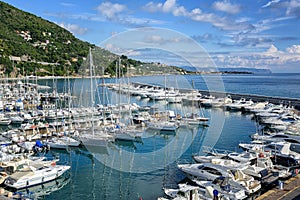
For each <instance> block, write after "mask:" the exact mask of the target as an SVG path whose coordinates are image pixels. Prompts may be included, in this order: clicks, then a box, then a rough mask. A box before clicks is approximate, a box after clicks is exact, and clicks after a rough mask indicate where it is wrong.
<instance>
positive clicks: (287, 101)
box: [133, 83, 300, 110]
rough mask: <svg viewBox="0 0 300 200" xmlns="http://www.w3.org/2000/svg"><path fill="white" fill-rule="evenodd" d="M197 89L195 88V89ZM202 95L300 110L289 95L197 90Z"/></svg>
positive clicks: (186, 90)
mask: <svg viewBox="0 0 300 200" xmlns="http://www.w3.org/2000/svg"><path fill="white" fill-rule="evenodd" d="M133 84H134V85H136V86H138V85H139V86H142V85H144V86H154V85H149V84H144V83H133ZM155 87H159V88H163V87H161V86H155ZM179 90H180V92H182V93H191V92H192V91H193V90H191V89H179ZM194 91H195V90H194ZM197 91H199V92H200V93H201V94H202V95H211V96H214V97H217V98H219V97H226V96H228V95H230V96H231V98H232V99H233V100H238V99H241V98H245V99H251V100H252V101H254V102H266V101H267V102H269V103H273V104H283V105H288V106H294V107H295V108H296V109H297V110H300V99H296V98H288V97H272V96H264V95H255V94H236V93H230V92H216V91H207V90H197Z"/></svg>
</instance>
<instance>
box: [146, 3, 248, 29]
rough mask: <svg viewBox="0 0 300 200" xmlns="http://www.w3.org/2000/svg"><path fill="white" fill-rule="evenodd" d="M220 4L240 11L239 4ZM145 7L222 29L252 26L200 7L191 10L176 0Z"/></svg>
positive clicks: (150, 10)
mask: <svg viewBox="0 0 300 200" xmlns="http://www.w3.org/2000/svg"><path fill="white" fill-rule="evenodd" d="M220 4H223V5H225V8H224V9H223V11H227V12H231V13H237V12H238V11H240V8H239V6H238V5H233V4H231V3H229V2H226V1H225V2H219V4H217V5H218V6H220ZM144 9H145V10H147V11H149V12H164V13H171V14H173V15H174V16H177V17H178V16H183V17H188V18H190V19H192V20H194V21H199V22H207V23H211V24H212V25H213V26H215V27H217V28H219V29H221V30H245V29H249V28H252V27H251V26H249V24H248V23H246V22H236V21H234V20H231V19H228V18H226V17H219V16H218V15H216V14H214V13H205V12H203V11H202V10H201V9H200V8H194V9H192V10H190V11H189V10H187V9H186V8H185V7H184V6H180V5H178V4H177V3H176V0H166V1H165V2H164V3H154V2H149V3H147V4H146V5H145V6H144ZM220 9H221V8H220ZM229 10H230V11H229Z"/></svg>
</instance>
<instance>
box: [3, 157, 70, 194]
mask: <svg viewBox="0 0 300 200" xmlns="http://www.w3.org/2000/svg"><path fill="white" fill-rule="evenodd" d="M69 169H70V166H67V165H56V164H55V162H53V164H51V165H43V164H39V163H34V164H30V165H25V166H23V168H22V169H20V170H18V171H16V172H15V173H13V174H12V175H10V176H9V177H8V178H7V179H6V180H5V181H4V184H5V185H6V186H8V187H11V188H15V189H21V188H28V187H31V186H34V185H39V184H43V183H46V182H49V181H52V180H54V179H57V178H58V177H60V176H61V175H63V174H64V173H65V172H66V171H67V170H69Z"/></svg>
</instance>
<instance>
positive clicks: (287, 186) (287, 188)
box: [256, 174, 300, 200]
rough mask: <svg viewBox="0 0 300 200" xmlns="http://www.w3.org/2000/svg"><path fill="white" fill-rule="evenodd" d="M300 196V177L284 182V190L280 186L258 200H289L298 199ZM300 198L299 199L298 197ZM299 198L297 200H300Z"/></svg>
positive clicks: (257, 199)
mask: <svg viewBox="0 0 300 200" xmlns="http://www.w3.org/2000/svg"><path fill="white" fill-rule="evenodd" d="M299 195H300V175H299V174H298V175H297V176H294V177H292V178H290V179H288V180H286V181H284V182H283V185H282V188H280V187H279V186H278V187H276V188H273V189H271V190H268V191H267V192H266V193H264V194H262V195H261V196H259V197H258V198H256V200H273V199H278V200H279V199H280V200H289V199H296V198H297V197H298V196H299ZM298 198H299V197H298ZM298 198H297V199H298Z"/></svg>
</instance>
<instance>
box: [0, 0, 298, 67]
mask: <svg viewBox="0 0 300 200" xmlns="http://www.w3.org/2000/svg"><path fill="white" fill-rule="evenodd" d="M4 2H7V3H9V4H11V5H13V6H15V7H17V8H19V9H21V10H24V11H27V12H30V13H32V14H35V15H37V16H40V17H42V18H44V19H47V20H49V21H52V22H55V23H56V24H58V25H60V26H62V27H64V28H66V29H68V30H69V31H71V32H72V33H73V34H74V35H75V36H76V37H78V38H79V39H82V40H84V41H88V42H90V43H93V44H96V45H98V46H101V47H103V48H106V49H108V50H110V51H112V52H114V53H118V54H126V55H128V56H129V57H132V58H136V59H141V60H145V61H154V62H155V61H159V62H162V63H166V64H173V65H177V66H182V65H191V64H193V65H197V66H201V67H205V66H209V65H212V63H214V64H215V65H216V66H217V67H256V68H268V69H271V70H272V71H273V72H300V23H299V22H300V0H288V1H283V0H256V1H254V0H243V1H242V0H241V1H234V0H220V1H212V0H202V1H184V0H153V1H151V0H140V1H133V0H127V1H99V0H98V1H96V0H88V1H82V0H76V1H75V0H68V1H67V0H51V1H50V0H43V1H41V0H30V1H20V0H5V1H4ZM207 57H209V58H210V59H211V60H212V61H213V62H205V60H206V59H207ZM207 63H208V64H207Z"/></svg>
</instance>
